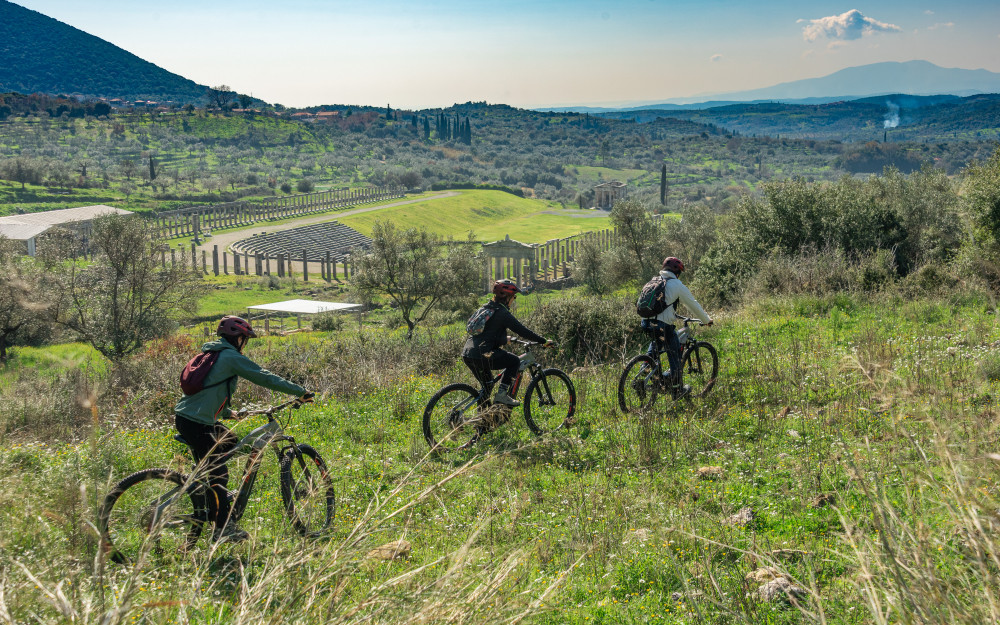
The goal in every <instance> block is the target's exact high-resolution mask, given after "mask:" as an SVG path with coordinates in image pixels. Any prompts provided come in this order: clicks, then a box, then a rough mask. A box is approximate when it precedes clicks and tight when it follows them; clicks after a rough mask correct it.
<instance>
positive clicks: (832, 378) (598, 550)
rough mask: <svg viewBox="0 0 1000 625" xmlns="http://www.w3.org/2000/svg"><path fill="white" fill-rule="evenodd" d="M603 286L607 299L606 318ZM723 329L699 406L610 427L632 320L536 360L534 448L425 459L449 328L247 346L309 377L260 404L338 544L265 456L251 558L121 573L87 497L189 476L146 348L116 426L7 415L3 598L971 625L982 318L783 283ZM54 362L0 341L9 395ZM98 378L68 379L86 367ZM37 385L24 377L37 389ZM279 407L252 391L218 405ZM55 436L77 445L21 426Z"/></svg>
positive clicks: (137, 609)
mask: <svg viewBox="0 0 1000 625" xmlns="http://www.w3.org/2000/svg"><path fill="white" fill-rule="evenodd" d="M565 297H578V295H577V294H573V293H562V294H548V295H546V296H545V297H543V298H538V299H536V298H533V297H528V298H523V299H522V301H519V306H520V309H519V311H518V315H519V316H520V317H521V318H523V319H527V320H531V322H530V324H529V325H532V326H533V327H537V328H542V329H545V330H546V331H550V326H549V324H555V323H556V322H555V321H553V318H552V315H551V307H552V306H555V305H557V304H558V302H559V301H560V300H561V298H565ZM618 297H619V296H617V295H616V296H609V299H608V300H606V301H605V303H604V304H601V306H611V309H614V307H615V305H616V304H614V302H617V301H620V300H619V299H617V298H618ZM580 301H581V303H580V305H581V306H589V305H591V304H592V303H593V300H590V299H582V300H580ZM587 302H591V303H587ZM625 302H627V300H624V301H622V303H621V304H620V305H618V306H619V310H620V313H619V314H617V315H612V317H611V318H610V319H609V318H606V317H600V318H601V319H604V320H603V321H601V322H600V323H599V324H598V325H597V326H596V327H597V328H599V329H600V332H601V334H602V335H603V343H602V344H604V345H607V346H610V347H612V348H613V346H614V345H615V344H616V341H615V339H614V336H615V335H616V332H618V329H619V328H626V327H629V326H631V325H634V324H633V323H632V321H633V318H632V316H634V313H632V312H630V311H629V310H628V309H627V307H626V303H625ZM595 305H596V304H595ZM602 310H606V309H604V308H602ZM629 315H632V316H629ZM390 317H391V315H388V314H385V313H384V312H380V313H378V314H376V315H375V316H374V317H373V318H372V321H373V322H380V323H388V320H389V318H390ZM595 319H596V317H595ZM717 321H718V323H717V325H716V326H715V327H713V328H711V329H704V330H702V331H698V332H697V335H698V336H699V338H704V339H707V340H710V341H711V342H713V343H714V344H715V345H716V346H717V347H718V348H719V353H720V358H721V363H722V371H721V374H720V379H719V382H718V384H717V386H716V388H715V389H714V391H713V393H712V394H710V395H709V396H708V397H707V398H704V399H695V400H692V401H690V402H680V403H678V404H666V403H664V402H663V400H662V399H661V400H660V403H659V404H657V405H656V406H655V408H654V409H653V410H652V411H650V412H649V413H646V414H629V415H625V414H622V413H621V411H620V410H619V408H618V407H617V402H616V385H617V377H618V374H619V373H620V371H621V359H622V358H627V357H628V356H629V355H630V354H631V353H633V352H636V351H638V350H639V349H640V342H641V337H637V336H634V335H628V336H630V338H629V339H628V343H627V345H624V346H622V345H621V344H620V343H618V345H619V348H620V349H619V350H618V351H612V352H610V353H612V354H616V355H613V356H610V357H608V358H605V359H601V360H600V361H594V360H588V359H584V360H583V361H581V360H580V354H581V352H579V351H577V352H572V351H568V350H564V351H561V352H560V353H558V354H553V355H549V356H544V355H543V356H542V358H544V359H546V360H547V361H549V362H550V363H551V364H554V365H560V366H562V367H564V368H565V369H566V370H567V371H570V372H571V377H572V379H573V381H574V383H575V385H576V392H577V414H576V416H575V418H574V420H573V422H572V423H571V424H570V426H569V427H568V428H566V429H563V430H560V431H557V432H555V433H553V434H549V435H546V436H544V437H542V438H536V437H534V436H533V435H531V434H530V433H529V431H528V430H527V428H526V427H525V424H524V422H523V419H522V418H521V411H520V409H517V410H515V411H514V413H513V415H512V418H511V420H510V422H509V423H507V424H505V425H503V426H501V427H500V428H498V429H497V430H496V431H494V432H492V433H490V434H488V435H486V436H485V437H484V439H483V440H482V441H481V442H480V444H479V445H477V446H476V447H475V448H473V449H472V450H468V451H462V452H454V453H453V454H451V455H449V456H447V457H444V458H441V457H434V456H430V455H428V453H427V452H428V448H427V446H426V443H425V442H424V440H423V437H422V435H421V430H420V419H421V414H422V411H423V405H424V403H425V402H426V401H427V400H428V399H429V397H430V396H431V394H432V393H433V392H434V391H435V390H436V389H437V388H439V387H440V386H442V385H443V384H445V383H447V382H451V381H471V376H470V375H469V374H468V372H467V371H466V370H465V369H464V367H463V366H462V365H461V364H460V363H456V356H457V352H458V347H459V345H460V342H461V338H462V335H463V332H462V330H461V328H459V327H458V325H457V324H456V325H451V324H449V323H447V322H446V323H444V324H443V325H434V326H431V327H428V328H426V329H425V330H422V331H421V332H419V333H418V336H417V337H416V338H415V339H414V343H413V344H410V343H408V342H407V341H406V340H405V339H403V338H402V337H401V335H400V334H399V333H398V332H394V331H392V330H390V329H389V328H388V327H385V328H380V327H377V326H372V325H366V326H365V327H363V328H361V329H358V328H357V327H355V326H352V325H351V324H350V323H345V324H344V327H343V328H342V329H340V330H337V331H334V332H330V333H311V334H305V335H296V336H292V337H287V338H269V339H266V340H261V341H259V342H258V343H257V344H256V345H253V346H252V347H251V349H250V352H249V353H250V356H251V357H253V358H254V359H257V360H259V361H260V362H262V363H264V364H265V365H266V366H268V367H269V368H271V369H272V370H274V371H277V372H280V373H282V374H283V375H292V376H295V377H296V378H297V379H300V380H302V381H304V382H306V383H307V384H308V386H310V387H311V388H316V389H319V390H321V391H323V394H322V399H321V400H320V401H319V402H318V403H317V404H316V405H315V406H307V407H304V408H302V409H300V410H298V411H297V412H293V413H289V414H287V415H283V416H282V417H281V418H282V419H283V420H284V419H288V420H289V424H290V425H289V430H288V431H289V432H290V433H292V434H294V436H296V438H297V440H299V441H301V442H307V443H309V444H311V445H313V446H314V447H316V448H317V449H318V450H319V451H320V453H321V454H322V456H323V457H324V458H325V459H326V461H327V463H328V465H329V467H330V471H331V473H332V475H333V479H334V486H335V488H336V493H337V504H336V515H335V520H334V523H333V527H332V530H331V532H330V534H329V535H328V536H325V537H323V538H321V539H317V540H307V539H303V538H300V537H298V536H297V535H296V534H295V532H294V531H293V530H292V529H291V527H290V526H289V524H288V522H287V521H286V520H285V519H284V514H283V507H282V504H281V499H280V497H279V495H278V484H277V463H276V461H274V460H273V458H268V459H267V460H266V461H265V463H264V468H263V470H262V475H261V476H260V478H259V481H258V488H257V491H256V493H257V494H256V495H255V498H254V499H253V500H252V501H251V502H250V507H249V511H248V514H247V516H246V517H245V518H244V525H245V526H246V528H247V529H248V530H249V531H250V533H251V535H252V539H251V541H250V542H249V543H248V544H244V545H239V546H217V547H209V545H208V543H206V542H205V541H204V540H203V541H202V542H201V543H199V546H198V547H197V548H196V549H195V550H194V551H193V552H191V553H187V554H178V553H166V554H156V553H151V554H150V555H149V557H148V558H147V559H145V560H143V561H141V562H140V563H139V564H137V565H135V566H130V567H122V566H119V565H115V564H112V563H109V562H104V561H103V560H102V558H101V557H100V555H99V553H98V552H97V551H96V548H95V538H94V536H93V533H92V530H91V528H90V524H91V523H93V521H94V518H95V506H96V505H97V504H98V503H99V502H100V500H101V497H102V496H103V494H104V493H105V492H107V490H108V488H109V485H110V483H111V482H113V481H114V480H116V479H119V478H121V477H123V476H125V475H127V474H129V473H130V472H133V471H136V470H139V469H142V468H146V467H150V466H169V467H174V468H177V469H179V470H183V469H184V467H185V466H186V460H185V454H184V452H183V448H182V447H181V446H180V445H179V444H177V443H176V442H174V441H173V440H172V438H171V436H172V426H171V420H170V414H169V407H170V406H171V405H172V401H173V399H174V398H175V397H176V391H175V389H174V386H176V380H175V379H174V378H175V373H174V370H175V369H177V368H178V367H179V366H181V365H183V362H184V360H185V359H186V358H187V355H188V354H189V352H190V350H191V349H192V348H193V343H190V342H189V341H192V340H195V339H185V338H184V336H181V335H179V336H178V337H176V338H175V339H171V340H170V341H168V342H163V343H157V344H155V345H151V347H150V349H149V350H147V351H146V352H144V354H143V355H142V357H141V358H139V359H137V361H136V362H135V363H133V364H132V365H131V366H130V371H131V372H132V373H131V374H132V375H142V379H143V382H142V384H141V385H140V386H139V387H136V388H134V389H132V390H130V391H128V392H125V393H123V394H122V396H121V398H120V400H119V401H120V402H121V404H120V405H121V410H119V411H117V412H116V413H115V414H109V413H99V414H92V413H91V411H90V410H89V409H85V408H80V407H73V406H72V405H70V406H67V408H66V412H65V413H64V414H62V415H60V416H51V415H50V416H48V417H45V418H40V417H37V416H36V414H37V412H33V409H32V407H31V406H25V407H24V408H23V410H21V411H20V412H19V413H15V412H11V411H10V410H9V406H8V407H6V409H5V410H4V413H3V414H4V415H5V416H4V419H5V422H4V424H3V428H2V430H0V431H2V432H4V434H3V439H2V443H3V444H2V446H0V470H3V471H4V473H5V474H6V475H7V476H8V478H7V479H5V480H4V482H3V486H2V487H0V502H2V504H3V505H4V506H5V507H6V508H7V509H9V510H11V511H12V512H13V514H11V515H9V516H8V519H9V520H8V522H6V523H5V524H4V525H3V526H2V527H0V547H2V549H0V553H3V554H5V555H3V556H0V562H2V564H3V566H2V567H0V588H2V589H3V590H4V594H3V597H4V610H5V611H6V612H5V613H6V614H10V615H11V618H12V619H13V622H18V621H20V620H23V619H25V618H28V615H29V614H31V615H35V616H34V617H33V618H40V619H43V620H46V619H58V618H66V619H69V618H70V617H69V616H65V615H67V614H75V615H76V616H75V617H73V618H75V619H76V620H77V621H78V622H97V621H98V620H99V618H100V615H101V614H105V613H108V611H109V610H118V612H117V613H116V614H117V615H118V616H116V617H115V618H119V619H120V620H121V621H122V622H143V623H169V622H178V621H184V622H200V621H206V620H217V621H223V622H257V621H256V619H257V616H259V615H260V612H258V611H257V610H258V608H259V606H261V605H267V606H268V609H267V614H268V615H269V618H274V619H279V620H281V621H282V622H292V623H319V622H323V623H329V622H355V621H356V620H358V619H369V620H372V621H375V622H401V621H406V620H414V621H416V620H424V621H444V620H455V621H458V622H500V621H503V622H511V621H514V620H518V621H519V622H531V623H579V624H585V623H586V624H590V623H690V622H708V623H723V622H734V621H744V622H754V623H758V622H770V623H809V622H817V623H818V622H825V623H868V622H900V621H905V620H906V619H907V618H909V617H910V616H911V615H914V614H920V615H921V620H922V621H923V622H943V621H948V622H970V623H971V622H988V621H990V620H992V619H993V617H994V616H995V615H991V614H992V613H991V612H990V609H991V608H990V605H991V603H990V600H989V597H991V596H992V593H993V592H994V591H995V589H996V588H997V587H998V581H1000V577H998V573H997V570H998V569H997V567H996V564H995V562H994V561H993V557H994V556H993V555H992V554H995V553H997V551H996V549H997V548H998V547H1000V544H998V540H997V534H996V531H997V525H996V523H997V522H996V520H995V519H996V517H995V515H996V514H997V511H998V509H1000V504H998V501H1000V499H998V498H1000V481H998V480H1000V462H998V461H997V460H996V459H995V458H994V456H995V453H994V452H995V446H996V441H997V429H996V423H995V421H996V410H997V409H996V403H995V397H996V396H997V393H998V392H1000V360H998V358H997V356H996V350H995V345H997V344H998V341H1000V326H998V325H997V314H996V310H995V307H994V306H993V304H991V303H990V302H989V301H984V300H980V299H977V298H975V297H970V298H960V297H952V298H942V299H916V300H913V299H899V298H894V297H893V296H891V295H884V296H877V297H867V296H860V295H854V296H852V295H846V294H842V295H836V296H823V297H808V296H798V297H785V298H777V299H765V300H760V301H757V302H755V303H753V304H751V305H749V306H746V307H743V308H737V309H733V310H730V311H729V312H726V313H722V314H720V315H719V316H718V318H717ZM555 328H556V325H552V326H551V331H553V332H554V331H555ZM578 331H580V332H582V333H583V334H586V331H587V328H583V329H578ZM588 336H589V335H588ZM618 336H621V335H618ZM47 349H55V348H47ZM60 349H62V350H63V353H61V354H53V355H52V356H51V357H47V356H42V355H41V353H40V352H39V351H37V350H19V351H18V352H17V356H16V358H12V360H11V362H9V363H8V364H7V365H6V366H5V368H4V371H3V380H4V383H5V384H6V385H7V386H8V388H23V386H24V385H25V384H26V383H28V380H29V379H31V378H32V377H33V376H34V375H35V373H34V372H35V368H36V366H38V363H40V362H43V361H45V362H47V363H48V364H46V366H45V368H46V370H47V371H50V373H51V374H53V375H55V376H56V378H58V377H59V375H63V376H65V375H66V373H67V371H68V369H69V368H70V367H71V365H70V363H72V362H78V361H79V360H78V359H79V358H81V356H80V354H78V353H77V352H78V350H73V349H69V348H65V347H64V348H60ZM59 362H63V363H66V364H64V365H62V366H63V367H65V368H66V370H67V371H64V372H63V373H62V374H60V373H59V372H58V369H59V367H60V365H59V364H58V363H59ZM577 365H582V366H581V367H579V368H577ZM162 372H166V373H162ZM168 374H169V375H168ZM91 376H92V377H91V378H90V379H89V380H90V381H88V380H77V382H76V384H78V385H79V388H81V389H86V388H88V385H89V384H93V383H95V382H94V381H95V380H98V379H103V378H102V375H100V374H98V373H97V372H94V373H92V374H91ZM47 379H48V376H45V379H43V380H36V384H37V385H38V387H39V391H41V392H42V394H43V395H44V394H45V393H47V392H48V389H49V388H50V387H49V384H50V383H49V382H47V381H46V380H47ZM61 380H65V377H63V378H61ZM56 382H59V380H53V382H52V383H51V384H52V385H53V386H52V388H55V386H54V384H55V383H56ZM63 383H64V382H63ZM84 394H85V393H84ZM279 399H280V398H278V397H272V396H270V394H268V393H262V392H260V391H253V390H250V389H249V388H248V387H247V386H246V385H244V386H243V388H242V389H241V391H240V394H239V397H238V401H239V402H245V401H251V400H252V401H256V402H265V403H266V402H276V401H278V400H279ZM44 401H48V400H47V399H46V400H44ZM74 414H75V415H76V416H75V417H74V416H73V415H74ZM53 420H56V421H59V420H62V421H61V422H59V423H56V422H53ZM262 422H263V421H261V420H260V418H257V419H256V420H252V421H250V422H248V423H241V424H237V425H236V426H235V428H236V430H237V431H239V432H246V431H248V430H249V429H250V428H252V427H254V426H256V425H259V424H261V423H262ZM88 424H92V425H88ZM59 428H64V429H63V430H62V431H70V432H73V433H74V434H73V435H70V436H66V435H61V436H53V435H47V436H41V435H40V434H41V433H42V432H46V431H48V432H55V431H57V430H59ZM65 428H69V429H68V430H66V429H65ZM234 472H235V471H234ZM398 540H405V541H407V543H408V545H409V548H408V550H406V553H405V555H402V556H401V557H397V558H394V559H385V560H383V559H379V557H378V556H377V555H376V554H375V553H370V552H372V551H373V550H375V548H376V547H378V546H379V545H383V544H385V543H389V542H391V541H398ZM776 577H778V578H784V579H786V580H788V582H789V583H790V584H791V585H792V586H795V587H796V590H794V591H791V594H786V595H783V596H785V597H786V599H781V600H768V599H766V598H765V597H764V596H763V593H764V592H765V591H764V590H762V587H764V586H766V585H767V583H768V581H769V580H770V579H773V578H776ZM786 588H787V586H786ZM787 597H792V598H791V599H788V598H787ZM60 614H62V615H64V616H63V617H60V616H59V615H60ZM883 614H885V615H886V616H887V621H881V620H880V619H881V615H883ZM953 614H961V615H963V616H966V617H967V618H966V619H965V620H962V621H957V620H952V621H950V620H949V618H948V617H949V615H953Z"/></svg>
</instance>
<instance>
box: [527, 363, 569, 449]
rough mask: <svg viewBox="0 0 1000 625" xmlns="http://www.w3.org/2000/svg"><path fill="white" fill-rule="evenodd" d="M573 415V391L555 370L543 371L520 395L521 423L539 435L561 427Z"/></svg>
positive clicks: (564, 377)
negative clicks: (521, 395) (521, 407)
mask: <svg viewBox="0 0 1000 625" xmlns="http://www.w3.org/2000/svg"><path fill="white" fill-rule="evenodd" d="M574 412H576V389H575V388H573V382H572V381H571V380H570V379H569V376H568V375H566V374H565V373H564V372H563V371H560V370H559V369H545V370H544V371H542V372H541V375H538V376H536V377H534V378H532V379H531V383H530V384H528V390H527V392H525V394H524V421H525V422H526V423H527V424H528V427H529V428H530V429H531V431H532V432H534V433H535V434H538V435H539V436H541V435H542V434H544V433H545V432H553V431H555V430H558V429H559V428H561V427H563V426H565V425H566V424H567V421H569V419H570V417H572V416H573V413H574Z"/></svg>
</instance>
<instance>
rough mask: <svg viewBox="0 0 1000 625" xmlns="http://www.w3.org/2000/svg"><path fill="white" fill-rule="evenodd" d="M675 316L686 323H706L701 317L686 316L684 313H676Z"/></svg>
mask: <svg viewBox="0 0 1000 625" xmlns="http://www.w3.org/2000/svg"><path fill="white" fill-rule="evenodd" d="M675 316H676V317H677V318H678V319H680V320H681V321H683V322H684V323H697V324H698V325H705V322H704V321H702V320H701V319H695V318H694V317H685V316H684V315H676V314H675Z"/></svg>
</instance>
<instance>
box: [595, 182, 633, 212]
mask: <svg viewBox="0 0 1000 625" xmlns="http://www.w3.org/2000/svg"><path fill="white" fill-rule="evenodd" d="M594 196H595V197H594V202H595V204H594V205H595V206H596V207H597V208H600V209H603V210H611V207H613V206H614V205H615V202H617V201H618V200H624V199H625V198H626V197H628V187H626V186H625V183H624V182H619V181H617V180H611V181H609V182H602V183H601V184H599V185H597V186H596V187H594Z"/></svg>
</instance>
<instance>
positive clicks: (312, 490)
mask: <svg viewBox="0 0 1000 625" xmlns="http://www.w3.org/2000/svg"><path fill="white" fill-rule="evenodd" d="M300 405H301V402H300V401H299V399H297V398H296V399H292V400H290V401H287V402H285V403H282V404H278V405H275V406H269V407H267V408H263V409H251V410H244V411H241V412H240V413H239V415H240V416H241V417H243V416H253V415H266V416H267V423H265V424H264V425H261V426H260V427H257V428H254V429H253V430H252V431H251V432H250V433H249V434H247V435H246V436H244V437H243V438H241V439H240V440H239V441H238V442H237V443H236V446H235V447H234V448H233V450H232V451H230V452H228V453H226V454H223V455H222V456H220V457H219V459H218V462H219V463H226V462H229V461H230V460H232V459H233V458H237V457H241V456H246V457H247V462H246V468H245V469H244V472H243V477H242V480H241V481H240V487H239V489H238V490H236V491H230V492H229V496H230V500H231V501H232V502H233V503H232V511H231V513H230V520H231V522H238V521H239V519H240V518H241V517H242V516H243V513H244V512H245V510H246V506H247V502H248V501H249V500H250V493H251V492H252V491H253V487H254V483H255V482H256V479H257V471H258V470H259V469H260V465H261V463H262V462H263V459H264V450H265V449H266V448H267V447H270V448H271V449H273V450H274V452H275V454H276V455H277V457H278V466H279V474H280V482H281V498H282V501H283V502H284V508H285V514H286V515H287V516H288V518H289V520H290V521H291V522H292V526H293V527H294V528H295V530H296V531H298V533H299V534H301V535H302V536H306V537H317V536H320V535H321V534H322V533H323V532H324V531H325V530H326V529H327V528H328V527H329V526H330V522H331V521H332V520H333V512H334V493H333V483H332V480H331V478H330V473H329V471H328V470H327V468H326V463H325V462H324V461H323V458H321V457H320V455H319V453H318V452H317V451H316V450H315V449H313V448H312V447H310V446H309V445H306V444H303V443H296V442H295V439H294V438H293V437H292V436H289V435H287V434H285V432H284V428H285V427H287V426H288V424H289V423H290V421H291V417H289V419H288V420H287V421H286V422H285V423H284V424H282V423H281V422H280V421H279V420H278V418H277V416H276V415H277V414H278V413H279V412H280V411H281V410H282V409H284V408H287V407H289V406H292V407H293V408H298V407H299V406H300ZM174 439H175V440H177V441H178V442H180V443H183V444H184V446H185V447H186V448H187V441H185V440H184V438H183V437H182V436H181V435H180V434H178V435H176V436H174ZM208 479H209V478H208V475H207V473H206V471H205V467H203V466H196V467H195V468H194V470H193V471H192V473H191V474H189V475H184V474H183V473H179V472H177V471H174V470H171V469H166V468H156V469H145V470H142V471H138V472H136V473H133V474H132V475H129V476H128V477H126V478H124V479H123V480H121V481H120V482H118V483H117V484H115V485H114V487H113V488H112V489H111V492H109V493H108V495H107V496H106V497H105V498H104V504H103V505H102V506H101V510H100V512H99V513H98V517H97V528H98V531H99V532H100V535H101V547H102V549H104V551H105V553H107V554H108V555H109V557H110V558H111V559H112V560H113V561H115V562H119V563H122V564H127V563H130V562H135V561H137V559H138V558H139V556H140V554H141V553H143V551H144V550H147V549H148V550H149V551H150V552H152V553H156V554H158V555H164V554H174V553H184V552H185V551H187V550H188V549H190V548H192V547H193V546H194V545H195V543H197V542H198V537H199V536H200V535H201V532H202V530H203V529H204V527H205V524H206V523H207V522H208V520H209V519H208V517H209V510H212V509H214V506H211V505H210V503H215V501H216V500H215V499H214V498H215V492H214V491H213V490H212V488H211V486H210V485H209V481H208Z"/></svg>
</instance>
